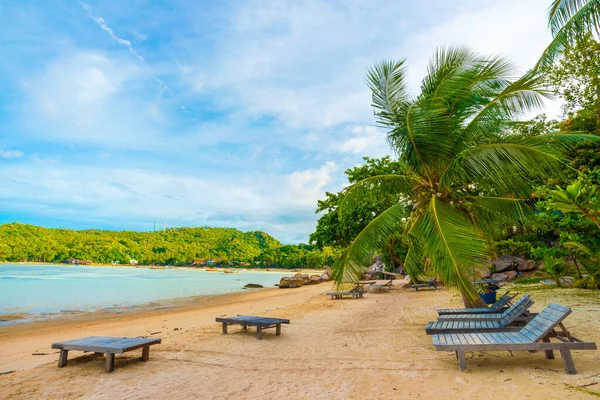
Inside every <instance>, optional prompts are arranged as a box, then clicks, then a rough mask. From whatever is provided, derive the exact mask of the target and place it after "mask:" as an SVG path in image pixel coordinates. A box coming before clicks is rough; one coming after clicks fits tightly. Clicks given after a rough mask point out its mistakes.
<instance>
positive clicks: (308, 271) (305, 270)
mask: <svg viewBox="0 0 600 400" xmlns="http://www.w3.org/2000/svg"><path fill="white" fill-rule="evenodd" d="M1 265H24V266H36V265H39V266H48V267H82V268H83V267H90V268H93V267H110V268H113V267H115V268H145V269H157V270H163V269H187V270H192V271H204V270H205V269H206V268H215V269H217V271H209V272H222V271H225V270H229V269H237V270H240V271H241V270H243V271H250V272H265V273H268V272H276V273H290V274H292V275H293V274H297V273H302V274H319V275H320V274H322V273H323V271H324V270H325V269H326V268H327V267H325V268H323V269H310V268H301V269H286V268H248V267H209V266H206V265H205V266H202V267H194V266H192V265H181V266H178V265H169V266H167V265H152V264H150V265H146V264H143V265H142V264H136V265H125V264H100V263H93V264H87V265H86V264H65V263H51V262H32V261H23V262H14V261H0V266H1ZM167 267H170V268H167ZM205 272H206V271H205Z"/></svg>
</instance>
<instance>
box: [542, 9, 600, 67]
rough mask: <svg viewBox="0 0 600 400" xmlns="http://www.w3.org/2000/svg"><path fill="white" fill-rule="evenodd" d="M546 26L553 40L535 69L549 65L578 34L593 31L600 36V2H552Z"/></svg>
mask: <svg viewBox="0 0 600 400" xmlns="http://www.w3.org/2000/svg"><path fill="white" fill-rule="evenodd" d="M548 25H549V26H550V30H551V32H552V37H553V39H552V42H550V45H548V47H547V48H546V50H544V53H543V55H542V57H541V58H540V60H539V61H538V63H537V65H536V68H537V67H540V66H544V65H549V64H551V63H552V62H553V61H554V60H555V58H556V57H557V56H558V55H559V54H562V53H563V52H564V51H565V49H566V48H567V47H568V46H570V45H572V44H573V43H574V42H575V40H576V39H577V37H578V36H579V35H580V34H582V33H587V32H591V31H595V32H596V34H597V35H600V0H553V1H552V5H551V6H550V8H549V9H548Z"/></svg>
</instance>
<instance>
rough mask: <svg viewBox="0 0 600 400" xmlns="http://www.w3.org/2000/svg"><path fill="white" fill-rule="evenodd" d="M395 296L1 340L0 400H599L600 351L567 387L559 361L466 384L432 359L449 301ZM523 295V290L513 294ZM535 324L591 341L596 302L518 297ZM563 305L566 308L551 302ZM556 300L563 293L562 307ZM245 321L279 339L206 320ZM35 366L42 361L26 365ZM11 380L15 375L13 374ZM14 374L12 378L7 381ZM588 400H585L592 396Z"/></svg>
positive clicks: (506, 362) (428, 294)
mask: <svg viewBox="0 0 600 400" xmlns="http://www.w3.org/2000/svg"><path fill="white" fill-rule="evenodd" d="M401 286H402V285H401V284H397V285H395V286H394V288H393V289H392V290H391V292H389V293H381V294H379V293H373V294H369V293H367V294H366V295H365V297H364V298H363V299H358V300H352V299H349V300H331V299H330V298H329V297H328V296H326V295H325V292H326V291H327V290H329V289H330V287H331V284H330V283H324V284H321V285H314V286H305V287H301V288H297V289H288V290H280V289H275V288H269V289H259V290H253V291H247V292H243V293H234V294H225V295H218V296H211V297H210V298H209V299H208V300H207V299H204V300H203V301H202V302H198V301H194V300H193V299H192V300H188V301H185V302H179V303H177V304H176V306H175V308H169V309H159V310H156V309H140V310H136V311H132V312H128V313H124V314H119V315H115V314H110V313H87V314H82V315H79V314H78V315H73V316H62V317H61V319H60V320H52V321H41V322H33V323H29V324H21V325H14V326H8V327H4V328H2V329H0V373H5V374H3V375H0V398H3V399H5V398H7V399H21V398H23V399H26V398H44V399H46V398H48V399H54V398H57V399H58V398H61V399H62V398H95V399H108V398H111V399H138V398H179V399H187V398H189V399H193V398H205V399H210V398H223V397H230V398H242V399H243V398H255V397H261V398H280V399H288V398H289V399H314V398H330V399H331V398H333V399H364V398H375V399H388V398H407V397H409V396H410V397H411V398H424V399H425V398H434V397H439V396H440V395H443V396H444V397H445V398H451V399H464V398H476V397H481V398H490V397H492V398H495V397H498V396H501V395H503V394H504V395H510V397H511V398H519V399H526V398H527V399H563V398H569V399H579V398H581V399H589V398H593V395H592V394H595V395H596V396H598V395H600V394H599V393H600V387H599V386H600V352H599V351H597V350H596V351H574V352H573V357H574V360H575V365H576V367H577V369H578V374H577V375H567V374H566V373H565V372H564V370H563V366H562V362H561V360H560V357H558V356H557V358H556V359H555V360H547V359H545V358H544V355H543V353H536V354H530V353H528V352H513V354H512V355H511V354H509V353H508V352H493V353H488V352H486V353H483V352H471V353H467V367H468V370H467V371H466V372H460V370H459V368H458V365H457V362H456V358H455V356H454V354H452V353H450V352H436V351H435V349H434V347H433V345H432V340H431V337H430V336H427V335H426V334H425V332H424V327H425V325H426V323H427V322H428V321H430V320H434V319H435V317H436V312H435V309H436V308H442V307H460V306H461V302H460V299H459V297H458V296H457V295H456V294H454V292H452V291H448V290H445V289H443V290H438V291H419V292H415V291H413V290H408V289H403V288H401ZM518 291H520V292H521V293H524V291H523V290H518ZM528 292H531V293H532V297H533V298H534V299H535V301H536V303H535V305H534V306H533V311H539V310H540V309H541V308H543V307H544V306H545V305H546V304H548V303H550V302H561V303H562V304H567V305H569V306H570V307H572V309H573V314H571V315H570V316H569V317H568V318H567V320H566V326H567V328H569V330H570V331H571V333H572V334H573V335H574V336H577V337H579V338H582V339H584V340H586V341H595V342H600V321H599V319H598V316H599V315H600V303H599V301H598V300H599V299H598V294H596V293H593V294H591V295H590V293H592V292H591V291H581V290H568V291H560V292H558V291H553V290H539V291H536V290H528ZM559 293H560V294H561V295H562V296H563V297H560V296H557V295H558V294H559ZM565 293H568V295H567V294H565ZM236 314H255V315H265V316H270V317H280V318H288V319H290V320H291V324H290V325H284V326H283V332H282V335H281V336H275V333H274V331H273V330H268V331H266V332H265V334H264V339H263V340H257V339H256V336H255V331H254V329H253V328H249V329H248V332H243V331H242V330H241V329H239V327H236V326H232V327H230V329H229V332H230V333H229V334H227V335H223V334H222V333H221V325H220V324H217V323H215V321H214V319H215V317H219V316H224V315H236ZM90 335H99V336H104V335H106V336H134V337H135V336H151V337H160V338H162V340H163V341H162V344H160V345H157V346H153V347H152V349H151V351H150V360H149V361H148V362H145V363H144V362H141V361H139V357H140V354H138V352H140V353H141V351H139V350H138V351H133V352H130V353H126V354H125V355H122V356H117V358H116V366H115V371H114V372H112V373H110V374H107V373H105V372H104V368H103V367H104V358H103V357H100V356H96V355H91V354H90V355H83V353H80V352H71V354H70V359H69V364H68V365H67V366H66V367H65V368H60V369H59V368H58V367H57V364H56V363H57V360H58V354H57V351H56V350H52V349H50V344H51V343H52V342H56V341H61V340H68V339H74V338H78V337H83V336H90ZM32 354H44V355H32ZM10 371H14V372H10ZM6 372H10V373H6ZM590 393H592V394H590Z"/></svg>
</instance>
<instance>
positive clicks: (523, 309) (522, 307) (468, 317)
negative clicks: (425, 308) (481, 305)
mask: <svg viewBox="0 0 600 400" xmlns="http://www.w3.org/2000/svg"><path fill="white" fill-rule="evenodd" d="M532 304H533V301H531V299H530V297H529V295H528V294H526V295H525V296H523V297H521V298H520V299H519V300H517V301H516V302H515V303H514V304H513V305H512V306H510V307H508V308H507V309H506V310H504V311H503V312H501V313H488V314H445V315H440V316H438V321H500V320H501V319H502V318H504V317H505V316H506V315H508V314H509V313H512V312H515V311H516V312H518V316H517V319H521V320H528V319H531V318H530V316H529V315H528V314H527V309H528V308H529V307H531V305H532Z"/></svg>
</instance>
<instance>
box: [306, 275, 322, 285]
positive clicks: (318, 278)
mask: <svg viewBox="0 0 600 400" xmlns="http://www.w3.org/2000/svg"><path fill="white" fill-rule="evenodd" d="M318 283H321V276H319V275H311V277H310V279H309V280H308V284H309V285H316V284H318Z"/></svg>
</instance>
